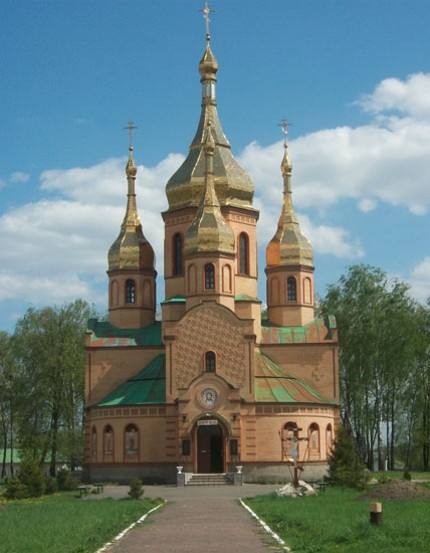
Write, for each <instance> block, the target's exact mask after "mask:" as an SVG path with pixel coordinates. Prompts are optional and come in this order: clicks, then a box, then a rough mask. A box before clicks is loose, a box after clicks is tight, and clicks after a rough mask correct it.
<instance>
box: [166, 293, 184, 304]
mask: <svg viewBox="0 0 430 553" xmlns="http://www.w3.org/2000/svg"><path fill="white" fill-rule="evenodd" d="M186 301H187V298H186V297H185V296H181V295H180V294H179V295H178V296H173V298H169V299H168V300H164V301H162V302H161V303H162V304H163V303H185V302H186Z"/></svg>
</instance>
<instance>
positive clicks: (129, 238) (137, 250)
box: [108, 146, 155, 271]
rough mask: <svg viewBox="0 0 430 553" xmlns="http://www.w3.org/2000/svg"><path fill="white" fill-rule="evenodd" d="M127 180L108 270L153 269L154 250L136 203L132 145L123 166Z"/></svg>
mask: <svg viewBox="0 0 430 553" xmlns="http://www.w3.org/2000/svg"><path fill="white" fill-rule="evenodd" d="M125 172H126V175H127V181H128V192H127V208H126V212H125V216H124V219H123V222H122V225H121V230H120V232H119V235H118V237H117V239H116V240H115V242H114V243H113V244H112V246H111V247H110V249H109V253H108V265H109V271H118V270H121V269H136V270H139V269H145V270H154V260H155V256H154V250H153V248H152V246H151V244H150V243H149V242H148V240H147V239H146V238H145V236H144V234H143V231H142V225H141V222H140V219H139V213H138V211H137V205H136V193H135V180H136V174H137V167H136V164H135V162H134V159H133V147H132V146H130V155H129V158H128V161H127V165H126V168H125Z"/></svg>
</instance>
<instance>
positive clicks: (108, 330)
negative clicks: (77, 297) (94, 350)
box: [87, 319, 163, 347]
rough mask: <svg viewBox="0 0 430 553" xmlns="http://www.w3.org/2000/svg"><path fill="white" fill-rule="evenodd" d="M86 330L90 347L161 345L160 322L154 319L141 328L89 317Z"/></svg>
mask: <svg viewBox="0 0 430 553" xmlns="http://www.w3.org/2000/svg"><path fill="white" fill-rule="evenodd" d="M87 332H88V333H90V334H91V346H92V347H118V346H161V345H162V343H163V342H162V339H161V322H160V321H156V322H155V323H152V324H150V325H148V326H144V327H142V328H117V327H116V326H113V325H111V324H110V323H108V322H102V321H98V320H97V319H90V320H89V321H88V325H87Z"/></svg>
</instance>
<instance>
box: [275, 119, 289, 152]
mask: <svg viewBox="0 0 430 553" xmlns="http://www.w3.org/2000/svg"><path fill="white" fill-rule="evenodd" d="M278 127H282V134H283V135H284V146H286V145H287V136H288V130H287V127H291V123H288V121H287V118H286V117H285V115H284V117H283V118H282V120H281V122H280V123H279V124H278Z"/></svg>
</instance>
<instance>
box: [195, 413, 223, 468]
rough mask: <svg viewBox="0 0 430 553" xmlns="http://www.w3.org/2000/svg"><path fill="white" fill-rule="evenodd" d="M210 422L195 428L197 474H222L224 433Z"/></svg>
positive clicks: (215, 422) (218, 426) (216, 422)
mask: <svg viewBox="0 0 430 553" xmlns="http://www.w3.org/2000/svg"><path fill="white" fill-rule="evenodd" d="M199 422H200V421H199ZM205 422H206V421H205ZM211 422H213V424H205V425H199V426H197V472H202V473H209V472H224V433H223V431H222V428H221V426H220V425H219V424H218V421H211Z"/></svg>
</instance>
